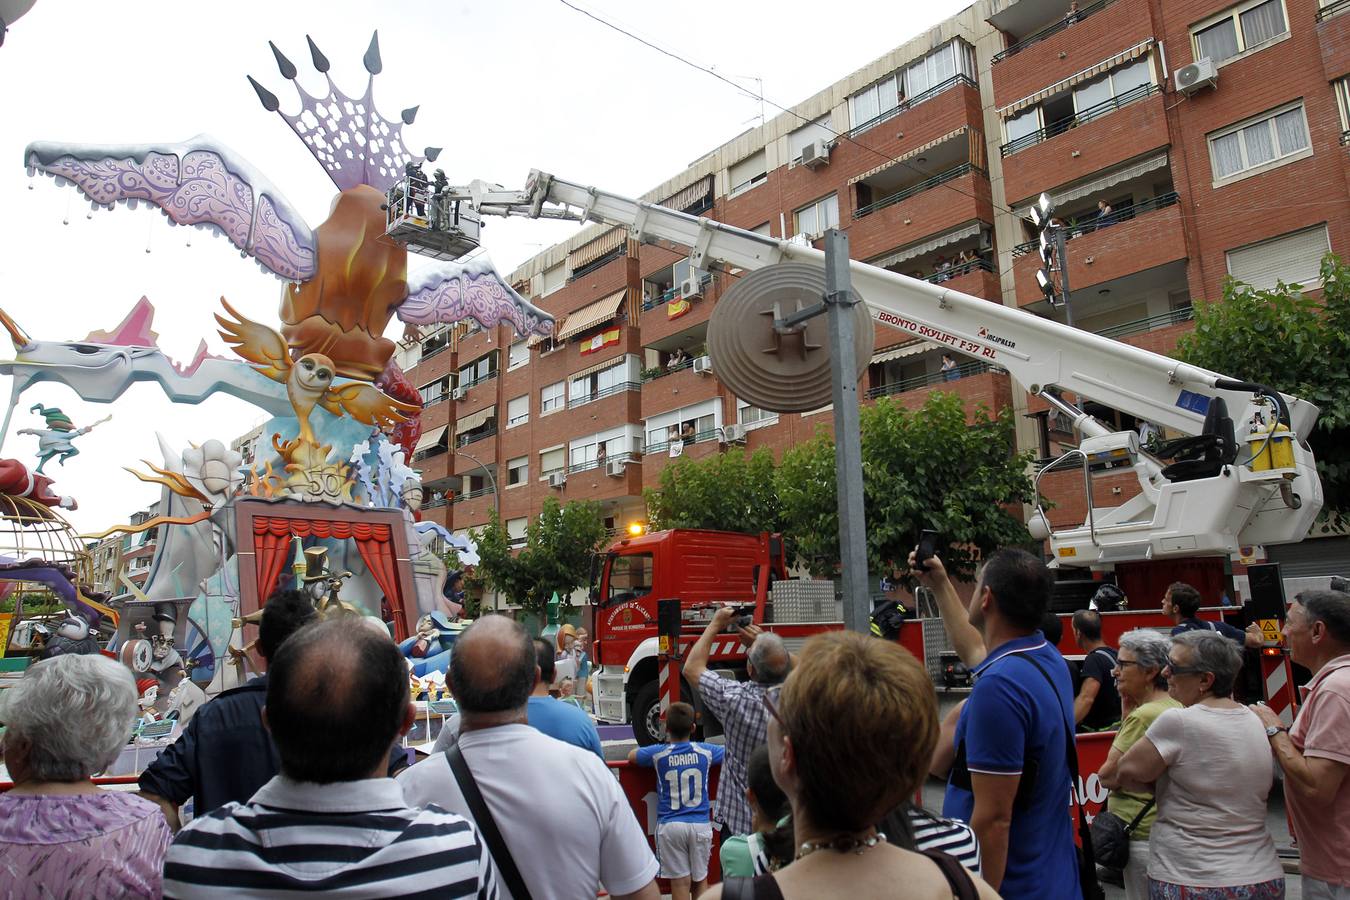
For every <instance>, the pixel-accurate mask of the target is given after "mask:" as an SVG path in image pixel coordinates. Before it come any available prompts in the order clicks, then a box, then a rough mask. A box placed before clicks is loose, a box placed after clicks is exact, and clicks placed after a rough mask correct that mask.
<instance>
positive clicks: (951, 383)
mask: <svg viewBox="0 0 1350 900" xmlns="http://www.w3.org/2000/svg"><path fill="white" fill-rule="evenodd" d="M955 372H956V377H955V378H953V379H951V380H948V379H947V377H946V376H947V375H948V374H949V373H946V372H933V373H930V374H927V375H923V376H919V377H915V378H907V379H904V380H902V381H898V382H895V383H893V384H887V385H878V386H877V387H874V388H872V389H870V390H868V392H867V397H868V399H871V400H879V399H881V398H882V397H890V398H891V401H892V402H894V403H899V404H901V405H902V406H904V407H905V408H906V409H918V408H919V407H921V406H923V405H924V404H925V403H926V402H928V397H929V395H931V394H932V393H933V392H934V391H947V392H950V393H955V394H958V395H960V397H961V399H962V400H963V401H965V404H966V417H967V419H968V420H969V419H972V418H973V416H974V414H975V410H976V408H977V407H978V406H980V405H983V406H984V407H985V408H987V409H988V410H989V411H990V413H994V412H997V411H998V410H1000V409H1002V408H1003V407H1005V406H1009V405H1011V404H1012V380H1011V379H1010V378H1009V376H1008V373H1007V372H1005V371H1003V370H1002V369H999V368H996V367H993V366H990V365H988V364H987V363H981V362H973V361H972V362H967V363H960V364H958V365H957V367H956V369H955Z"/></svg>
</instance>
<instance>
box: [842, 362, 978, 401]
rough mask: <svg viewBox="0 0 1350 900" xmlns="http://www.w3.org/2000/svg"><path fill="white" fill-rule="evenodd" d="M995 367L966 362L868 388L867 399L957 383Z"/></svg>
mask: <svg viewBox="0 0 1350 900" xmlns="http://www.w3.org/2000/svg"><path fill="white" fill-rule="evenodd" d="M993 371H995V367H994V366H991V365H989V364H988V363H982V362H968V363H962V364H960V365H958V366H957V367H956V368H955V369H953V370H951V371H949V372H928V373H926V374H923V375H918V376H915V377H913V378H902V379H901V380H899V381H895V382H892V383H890V384H879V385H877V386H876V387H873V388H868V390H867V399H868V400H875V399H877V398H878V397H889V396H891V395H892V394H903V393H905V392H906V391H916V390H918V389H919V388H925V387H932V386H933V385H935V384H942V383H944V382H950V381H958V380H960V379H962V378H969V377H971V376H973V375H983V374H984V373H985V372H993Z"/></svg>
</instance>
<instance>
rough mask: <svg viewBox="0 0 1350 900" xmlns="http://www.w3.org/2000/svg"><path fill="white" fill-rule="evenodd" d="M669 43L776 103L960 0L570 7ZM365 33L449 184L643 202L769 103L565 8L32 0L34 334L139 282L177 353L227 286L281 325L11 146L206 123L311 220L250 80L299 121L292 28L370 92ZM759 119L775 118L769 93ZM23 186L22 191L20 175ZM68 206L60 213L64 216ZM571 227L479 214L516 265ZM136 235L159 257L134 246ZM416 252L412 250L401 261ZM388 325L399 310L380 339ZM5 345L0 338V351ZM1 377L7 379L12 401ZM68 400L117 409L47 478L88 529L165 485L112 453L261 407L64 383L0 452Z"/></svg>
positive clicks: (264, 303) (19, 452)
mask: <svg viewBox="0 0 1350 900" xmlns="http://www.w3.org/2000/svg"><path fill="white" fill-rule="evenodd" d="M574 5H576V6H580V7H582V8H584V9H586V10H589V11H590V12H593V13H595V14H596V15H598V16H600V17H601V18H603V19H606V20H608V21H611V22H614V23H616V24H619V25H621V26H623V27H625V28H626V29H627V30H629V31H632V32H635V33H637V34H639V35H640V36H642V37H644V38H646V39H648V40H650V41H652V42H654V43H656V44H658V45H660V46H661V47H663V48H664V49H667V50H670V51H672V52H675V53H676V54H678V55H680V56H683V57H685V58H688V59H690V60H692V61H695V62H698V63H700V64H702V65H705V66H712V67H715V68H716V70H717V71H718V72H719V73H721V74H723V75H726V76H728V77H733V78H737V79H739V80H740V81H741V83H743V84H745V85H746V87H747V88H748V89H750V90H751V91H758V89H759V85H758V83H757V82H755V81H754V80H753V79H752V78H749V77H744V76H753V77H754V78H760V79H762V83H763V92H764V95H765V96H766V97H767V98H768V99H769V100H771V101H776V102H778V103H782V104H784V105H791V104H793V103H796V102H798V101H800V100H803V99H805V98H806V97H808V96H810V95H811V94H812V93H814V92H815V91H817V90H819V89H820V88H822V87H825V86H826V85H828V84H830V83H832V82H834V81H836V80H837V79H839V78H841V77H843V76H844V75H847V74H848V73H849V72H851V71H853V70H855V69H857V68H859V67H861V66H862V65H864V64H866V63H867V62H869V61H870V60H872V59H874V58H876V57H877V56H879V55H881V54H882V53H884V52H886V51H888V50H890V49H892V48H893V47H895V46H898V45H899V44H901V43H903V42H905V41H906V40H908V39H909V38H911V37H913V36H914V35H916V34H918V33H919V32H921V31H922V30H923V29H925V28H927V27H929V26H930V25H932V24H935V23H936V22H939V21H941V20H942V19H944V18H946V17H948V16H950V15H952V14H953V13H955V12H957V11H958V10H960V9H962V8H964V7H965V6H967V5H969V3H968V0H926V2H922V3H921V2H917V0H900V2H896V0H890V2H877V0H870V2H869V0H831V2H829V3H827V4H817V3H802V2H774V3H768V2H758V0H753V2H749V0H741V2H731V3H728V2H725V0H716V2H714V0H682V2H680V3H665V2H661V3H656V2H644V0H638V2H628V3H620V2H617V0H575V4H574ZM376 28H378V29H379V32H380V47H381V50H382V55H383V59H384V72H383V73H382V74H381V75H380V76H379V77H378V78H377V79H376V85H375V100H376V105H377V106H378V107H379V109H380V110H381V111H382V112H383V113H384V115H385V116H386V117H388V118H391V119H397V116H398V111H399V110H401V109H403V108H405V107H408V106H413V105H416V104H420V106H421V111H420V113H419V114H418V118H417V121H416V123H415V124H414V125H412V126H411V127H407V128H405V129H404V132H403V135H404V140H405V142H406V143H407V145H408V146H410V147H412V148H414V149H416V150H419V151H420V149H421V148H423V147H425V146H441V147H444V148H445V149H444V152H443V153H442V155H441V157H440V160H439V161H438V163H437V165H439V166H441V167H443V168H444V169H445V171H446V173H447V175H448V176H449V178H450V180H451V182H452V183H467V182H468V181H469V180H471V179H473V178H483V179H486V180H489V181H496V182H500V183H501V184H503V185H506V186H510V187H516V186H523V184H524V181H525V178H526V176H527V174H528V173H529V170H530V169H531V168H540V169H544V170H546V171H550V172H554V173H556V174H558V175H560V176H561V177H564V178H567V179H568V180H573V181H581V182H586V183H591V184H596V185H598V186H602V187H604V188H606V189H609V190H613V191H616V192H620V193H626V194H629V195H637V194H640V193H642V192H645V191H647V190H649V189H651V188H652V187H654V186H656V185H657V184H659V183H660V182H662V181H664V180H665V179H667V178H669V177H671V176H673V175H675V174H677V173H678V172H680V171H681V170H683V169H684V168H685V167H686V166H687V165H688V164H689V163H690V162H692V161H693V160H695V159H697V158H698V157H700V156H702V155H703V154H704V153H706V152H708V151H709V150H710V149H712V148H713V147H716V146H717V145H719V144H721V143H722V142H724V141H726V140H728V139H730V138H732V137H734V136H736V135H737V134H739V133H740V132H742V131H744V130H745V129H747V128H749V127H752V126H753V125H755V124H757V123H758V116H759V114H760V103H759V101H757V100H754V99H752V98H750V97H747V96H745V95H742V94H739V93H738V92H737V91H736V90H734V89H733V88H731V87H730V86H728V85H726V84H724V83H723V82H721V81H718V80H717V79H715V78H712V77H710V76H709V75H707V74H704V73H701V72H698V71H695V70H694V69H691V68H689V67H687V66H684V65H681V64H680V63H679V62H676V61H675V60H672V59H670V58H668V57H666V56H663V55H661V54H660V53H658V52H656V51H654V50H652V49H650V48H648V47H644V46H642V45H641V44H639V43H637V42H635V41H633V40H631V39H630V38H627V37H624V36H623V35H621V34H618V33H617V32H615V31H612V30H610V29H608V28H606V27H604V26H603V25H601V24H599V23H597V22H595V21H593V20H591V19H589V18H587V17H586V16H584V15H582V14H581V13H578V12H576V11H574V10H572V9H570V8H568V6H566V5H564V4H563V3H562V2H561V0H497V2H481V0H480V2H429V0H424V2H407V0H396V2H395V0H383V2H379V3H374V2H366V3H354V2H347V0H326V2H323V3H319V2H296V0H269V2H255V0H235V2H230V3H221V2H214V3H205V2H195V0H179V2H176V3H173V4H168V5H164V4H161V5H159V6H156V7H153V11H152V9H151V8H145V9H142V10H141V11H140V12H135V11H133V8H132V7H131V6H129V5H127V4H110V3H108V2H106V0H103V2H95V0H38V2H37V5H36V6H35V7H34V8H33V10H32V11H31V12H29V13H28V14H27V15H26V16H25V17H23V18H22V19H20V20H19V21H18V22H16V23H14V25H13V26H12V27H11V29H10V31H9V34H8V36H7V38H6V40H5V43H4V45H3V46H0V85H3V91H4V96H5V98H6V103H5V113H4V114H5V120H4V126H3V128H2V129H0V210H3V211H4V215H3V220H2V221H0V246H3V248H4V249H3V250H2V251H0V308H4V309H5V310H6V311H7V312H9V313H10V314H11V315H12V316H14V318H16V319H17V320H18V321H19V323H20V324H21V325H22V326H23V327H24V329H25V330H27V331H28V333H29V334H30V335H32V336H33V337H36V338H39V339H49V340H78V339H81V338H83V337H85V335H87V334H88V333H89V332H90V331H91V330H94V329H108V328H111V327H112V326H114V325H115V324H116V323H117V322H118V321H119V320H120V319H121V318H122V316H123V315H124V314H125V313H126V312H127V311H128V310H129V309H130V308H131V306H132V304H133V303H134V302H135V301H136V300H137V299H138V298H139V297H141V296H142V295H145V296H147V297H149V298H150V300H151V301H152V302H153V303H154V304H155V307H156V310H157V313H156V317H155V328H156V330H157V331H158V332H159V344H160V346H161V347H162V348H163V349H164V350H165V351H166V352H168V353H169V355H170V356H172V357H174V358H176V359H190V358H191V355H192V352H193V350H194V349H195V347H196V346H197V342H198V341H199V340H201V339H202V338H205V339H206V342H207V345H208V346H209V348H210V349H211V350H212V351H213V352H216V353H219V354H222V355H224V354H226V352H227V351H226V350H225V347H224V344H223V342H222V341H221V340H220V338H219V337H218V336H217V335H216V333H215V330H214V327H213V322H212V319H211V315H212V313H214V312H215V311H216V310H217V309H218V308H219V298H220V297H221V296H225V297H227V298H228V299H229V300H230V302H231V303H232V304H233V305H234V306H235V307H236V308H237V309H239V310H240V311H241V312H242V313H243V314H244V315H246V316H249V317H251V318H254V319H257V320H260V321H263V322H266V323H268V324H277V306H278V300H279V297H280V291H281V283H280V282H279V281H278V280H276V279H275V278H272V277H270V276H266V275H263V274H262V273H261V272H260V271H259V270H258V268H257V267H256V266H255V265H254V264H253V263H252V261H245V260H242V259H240V257H239V254H238V251H236V250H235V249H234V247H233V246H232V245H230V244H229V243H228V242H227V241H226V240H225V239H223V238H219V239H213V238H211V237H209V236H208V235H206V234H205V233H203V232H199V231H195V230H192V229H184V228H173V227H171V226H170V225H169V223H168V220H167V219H165V218H164V217H163V216H162V215H160V214H159V213H158V212H157V211H153V212H152V211H151V210H149V209H147V208H146V207H145V206H142V207H140V208H139V209H136V210H128V209H125V208H123V207H118V208H117V209H115V210H113V211H111V212H109V211H104V210H100V211H99V212H97V213H94V214H93V218H92V219H91V218H87V215H88V213H89V212H90V210H89V206H88V204H87V203H83V202H81V199H80V195H79V193H78V192H77V191H76V190H75V189H74V188H69V187H67V188H58V187H56V185H55V184H54V182H52V181H50V180H49V179H46V178H41V177H39V178H37V179H34V180H32V181H30V180H29V179H28V177H27V175H26V173H25V172H24V169H23V166H22V159H23V156H22V151H23V147H24V145H25V144H27V143H28V142H29V141H33V140H59V141H83V142H90V143H116V142H173V141H181V140H184V139H186V138H188V137H191V136H193V135H196V134H198V133H201V132H206V133H209V134H212V135H214V136H215V137H216V138H217V139H219V140H220V141H222V142H223V143H225V144H226V145H228V146H230V147H232V148H233V149H234V150H236V151H238V152H239V153H241V154H242V155H243V156H244V157H245V158H246V159H248V160H249V161H250V162H251V163H253V165H254V166H256V167H257V168H258V169H259V170H261V171H262V172H264V173H266V174H267V176H268V177H269V178H270V179H271V180H272V181H273V182H274V183H275V184H276V185H277V186H278V187H279V188H280V189H281V190H282V192H284V194H285V195H286V197H287V198H288V199H289V200H290V202H291V203H292V204H293V205H294V206H295V207H296V208H297V209H298V210H299V211H300V213H301V214H302V215H304V216H305V217H306V218H307V220H308V221H309V223H310V224H311V225H312V226H317V225H318V224H319V223H320V222H322V221H323V219H324V218H325V216H326V215H327V212H328V207H329V204H330V202H331V200H332V198H333V196H334V194H335V193H336V191H335V188H334V187H333V184H332V182H331V181H329V180H328V177H327V176H326V175H325V174H324V172H323V170H322V169H321V168H320V167H319V165H318V163H316V162H315V161H314V160H313V158H312V157H311V156H310V155H309V152H308V151H307V150H306V149H305V148H304V146H303V145H302V144H301V143H300V141H299V140H298V139H297V138H296V137H295V136H294V135H293V134H292V133H291V131H290V129H289V128H287V127H286V125H285V123H284V122H283V121H282V120H281V118H280V117H279V116H277V115H275V114H272V113H268V112H266V111H264V110H263V109H262V107H261V105H260V104H259V103H258V101H257V98H256V97H255V95H254V93H253V90H252V88H250V87H249V85H248V82H247V81H245V79H244V75H245V74H251V75H253V76H254V77H255V78H257V79H258V80H259V81H261V82H262V83H263V84H264V85H266V86H267V87H269V88H270V89H271V90H272V91H273V93H275V94H276V95H277V96H278V97H279V98H280V99H281V102H282V108H283V109H285V110H288V111H293V110H294V109H295V108H296V107H297V106H298V101H296V99H295V95H294V91H293V90H291V88H290V86H289V85H288V84H286V83H285V80H284V79H283V78H282V77H281V76H280V75H279V74H278V72H277V67H276V64H275V62H274V61H273V59H272V55H271V52H270V50H269V49H268V47H267V41H268V40H269V39H270V40H273V41H275V42H276V43H277V45H278V47H280V48H281V50H282V51H283V52H284V53H286V54H287V55H288V56H289V57H290V59H291V60H292V61H293V62H294V63H295V64H296V65H297V66H298V67H299V69H300V80H301V81H302V82H303V83H304V84H306V85H308V86H309V89H310V90H311V92H313V93H319V91H320V89H321V88H322V87H323V80H322V77H321V76H319V75H317V74H316V73H315V72H314V71H313V69H312V67H311V66H310V61H309V53H308V50H307V47H306V44H305V35H306V34H309V35H311V36H312V37H313V38H314V40H315V42H316V43H317V44H318V46H319V47H320V49H322V50H323V51H324V53H325V54H326V55H327V57H328V58H329V60H330V61H331V62H332V73H331V74H332V75H333V77H334V80H335V81H336V83H337V84H338V86H339V87H340V88H342V89H343V90H345V91H346V92H347V93H349V94H355V95H358V96H359V95H360V94H361V93H363V92H364V89H365V83H366V77H367V76H366V72H365V70H364V68H363V67H362V65H361V55H362V54H363V53H364V51H365V49H366V45H367V43H368V41H369V39H370V33H371V31H372V30H373V29H376ZM766 111H767V114H768V116H769V117H770V118H771V117H772V116H773V114H774V110H773V108H772V107H771V106H766ZM30 187H31V189H30ZM63 220H66V221H68V224H64V223H63ZM575 228H576V226H575V225H571V224H565V223H556V222H555V223H545V222H532V221H528V220H512V221H510V222H507V221H503V220H496V219H493V220H490V221H489V222H488V223H487V225H486V227H485V229H484V236H483V245H484V248H485V249H486V250H487V252H488V253H489V254H490V255H491V257H492V258H493V260H494V261H495V262H496V263H497V266H498V269H499V270H500V271H501V272H503V273H506V272H509V271H510V270H511V269H512V268H514V267H515V266H516V265H518V264H519V263H521V262H522V261H524V260H525V259H527V258H529V257H530V256H531V255H533V254H534V253H536V252H538V250H540V249H542V248H543V247H545V246H547V245H548V244H551V243H553V242H555V241H558V240H561V239H564V238H566V237H567V236H568V235H570V234H571V233H572V232H573V231H574V230H575ZM147 249H148V250H149V251H150V252H149V253H147V252H146V251H147ZM418 265H419V261H418V260H417V259H416V258H412V259H410V260H409V268H410V269H416V268H417V267H418ZM398 330H401V328H400V326H399V323H398V322H397V320H395V322H394V323H393V326H392V327H391V332H395V331H398ZM9 353H10V348H9V344H8V342H7V341H4V342H0V355H4V356H8V355H9ZM8 380H9V379H7V378H4V377H3V376H0V382H6V383H5V384H4V385H3V386H2V387H0V391H3V393H4V394H5V395H8V390H9V386H8V384H7V382H8ZM38 402H41V403H43V404H45V405H48V406H59V407H61V408H62V409H63V410H64V411H66V412H67V413H68V414H69V415H70V416H71V418H72V419H74V421H75V423H76V425H85V424H88V423H89V422H92V421H94V420H95V419H98V418H101V417H103V416H104V415H107V414H109V413H111V414H112V416H113V419H112V421H111V422H109V423H107V424H105V425H102V426H100V427H99V428H98V429H96V430H95V431H93V432H92V433H90V434H89V435H87V436H85V437H83V438H81V439H80V440H79V441H78V447H79V448H80V450H81V455H80V456H78V457H76V458H75V459H73V460H71V461H70V462H69V463H68V464H67V465H66V466H65V467H64V468H62V467H61V466H57V465H55V464H54V463H53V464H49V465H48V467H47V474H49V475H52V476H54V477H55V478H56V479H57V483H56V488H57V490H58V491H59V492H60V493H63V494H69V495H73V496H74V497H76V499H77V500H78V501H79V503H80V509H79V510H78V511H76V512H75V513H73V514H71V516H70V518H71V520H72V521H73V522H74V523H75V525H76V526H77V527H78V528H79V529H81V530H83V531H95V530H100V529H102V528H105V527H107V526H109V525H112V524H115V523H118V522H124V521H126V519H127V518H128V517H129V516H130V514H131V513H132V512H134V511H135V510H137V509H140V508H143V507H145V506H146V505H148V504H149V503H151V502H153V501H154V500H155V499H156V498H157V496H158V488H157V487H154V486H151V485H145V484H142V483H140V482H138V481H136V480H135V479H134V478H133V477H132V476H131V475H130V474H128V473H126V472H125V471H123V469H122V467H123V466H136V465H139V460H141V459H149V460H151V461H152V462H156V463H158V462H160V461H161V460H160V458H159V452H158V445H157V443H156V441H155V436H154V435H155V432H156V431H158V432H160V433H162V434H163V435H164V436H165V437H166V438H167V439H168V441H169V443H170V445H171V446H173V447H175V448H177V449H179V450H181V449H183V448H186V447H187V446H188V443H189V442H190V441H195V442H201V441H204V440H206V439H208V438H212V437H215V438H219V439H220V440H222V441H225V442H226V443H228V442H229V441H230V440H231V439H233V438H234V437H236V436H238V435H239V434H241V433H243V432H245V431H247V430H248V429H250V428H252V427H253V426H254V425H256V424H258V423H260V422H262V421H263V419H264V418H265V417H264V416H263V415H262V414H261V413H260V412H259V411H258V410H256V409H255V408H253V407H251V406H249V405H247V404H245V403H243V402H242V401H239V400H236V399H234V398H231V397H225V396H216V397H213V398H211V399H209V400H208V401H206V402H205V403H203V404H201V405H199V406H196V407H192V406H175V405H173V404H170V403H169V402H168V401H167V399H166V398H165V397H164V395H163V394H162V393H161V392H160V390H159V388H158V386H155V385H136V386H134V387H132V388H131V389H130V390H129V391H128V392H127V393H126V394H125V395H123V397H122V398H121V399H120V400H119V401H118V402H117V403H115V404H112V405H111V406H108V405H102V404H88V403H84V402H82V401H80V400H79V399H78V398H77V397H76V396H75V395H74V394H73V393H72V392H71V391H69V390H68V389H66V388H64V387H61V386H58V385H47V384H43V385H38V386H36V387H33V388H31V389H30V390H29V391H28V392H27V393H25V394H24V395H23V397H22V399H21V402H20V405H19V409H18V410H17V411H16V412H15V414H14V421H13V422H12V424H11V426H10V431H9V434H7V435H6V436H4V444H3V446H2V447H0V456H5V457H18V458H20V459H23V460H25V461H26V462H28V463H30V464H31V463H32V460H33V459H34V458H35V451H36V444H37V440H36V438H33V437H31V436H16V435H15V434H14V432H15V431H17V430H18V429H20V428H26V427H27V428H31V427H38V426H40V425H41V424H42V422H41V420H40V419H39V418H38V417H37V416H36V415H35V414H32V413H30V412H28V408H29V407H30V406H32V405H33V404H34V403H38Z"/></svg>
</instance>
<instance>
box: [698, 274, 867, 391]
mask: <svg viewBox="0 0 1350 900" xmlns="http://www.w3.org/2000/svg"><path fill="white" fill-rule="evenodd" d="M824 294H825V270H824V269H821V268H817V267H816V266H813V265H809V264H807V263H795V262H788V263H778V264H776V265H772V266H766V267H765V268H763V269H757V270H755V271H754V272H751V273H750V274H749V275H745V276H742V277H741V278H740V279H739V280H738V281H737V282H736V283H735V284H734V285H732V287H731V289H730V290H728V291H727V292H726V293H725V294H724V295H722V299H721V300H719V301H718V303H717V307H716V308H715V309H714V310H713V314H712V318H711V320H710V321H709V324H708V355H709V357H711V358H712V367H713V371H714V372H716V373H717V377H718V378H719V379H720V380H721V381H722V383H723V384H725V385H726V386H727V387H729V388H730V389H731V391H732V393H734V394H735V395H736V396H737V397H738V398H739V399H741V400H744V401H746V402H747V403H750V404H752V405H753V406H757V407H759V408H760V409H765V410H768V411H770V412H780V413H783V412H808V411H810V410H813V409H819V408H820V407H822V406H825V405H826V404H827V403H829V402H831V400H832V396H833V395H832V391H831V384H830V341H829V326H828V316H827V315H819V316H816V317H815V318H813V319H810V320H808V321H807V322H806V323H805V324H804V325H801V326H798V328H797V329H796V330H795V331H794V332H792V333H788V334H778V333H776V332H775V331H774V328H773V320H774V319H775V318H783V317H786V316H789V315H791V314H792V313H794V312H796V311H797V310H799V309H805V308H807V307H809V306H811V305H813V304H815V303H818V302H820V300H821V298H822V297H823V296H824ZM853 297H854V298H855V299H861V298H860V297H859V296H858V293H857V292H856V291H854V292H853ZM848 314H849V315H851V316H853V335H854V340H853V352H854V358H855V360H856V361H857V365H856V370H857V371H856V372H855V373H854V378H855V380H856V379H859V378H862V376H863V373H864V372H866V371H867V364H868V363H869V362H870V361H871V358H872V347H873V341H874V326H873V324H872V317H871V316H870V315H869V314H868V312H867V307H866V306H864V305H863V304H862V303H855V304H854V305H853V306H852V307H851V308H850V312H849V313H848Z"/></svg>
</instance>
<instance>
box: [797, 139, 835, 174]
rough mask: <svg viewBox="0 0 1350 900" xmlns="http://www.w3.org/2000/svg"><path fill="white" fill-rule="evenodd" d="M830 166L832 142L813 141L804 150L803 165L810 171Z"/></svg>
mask: <svg viewBox="0 0 1350 900" xmlns="http://www.w3.org/2000/svg"><path fill="white" fill-rule="evenodd" d="M829 164H830V142H829V141H824V140H821V141H812V142H811V143H809V144H807V145H806V146H805V147H803V148H802V165H804V166H806V167H807V168H808V169H818V168H820V167H821V166H827V165H829Z"/></svg>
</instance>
